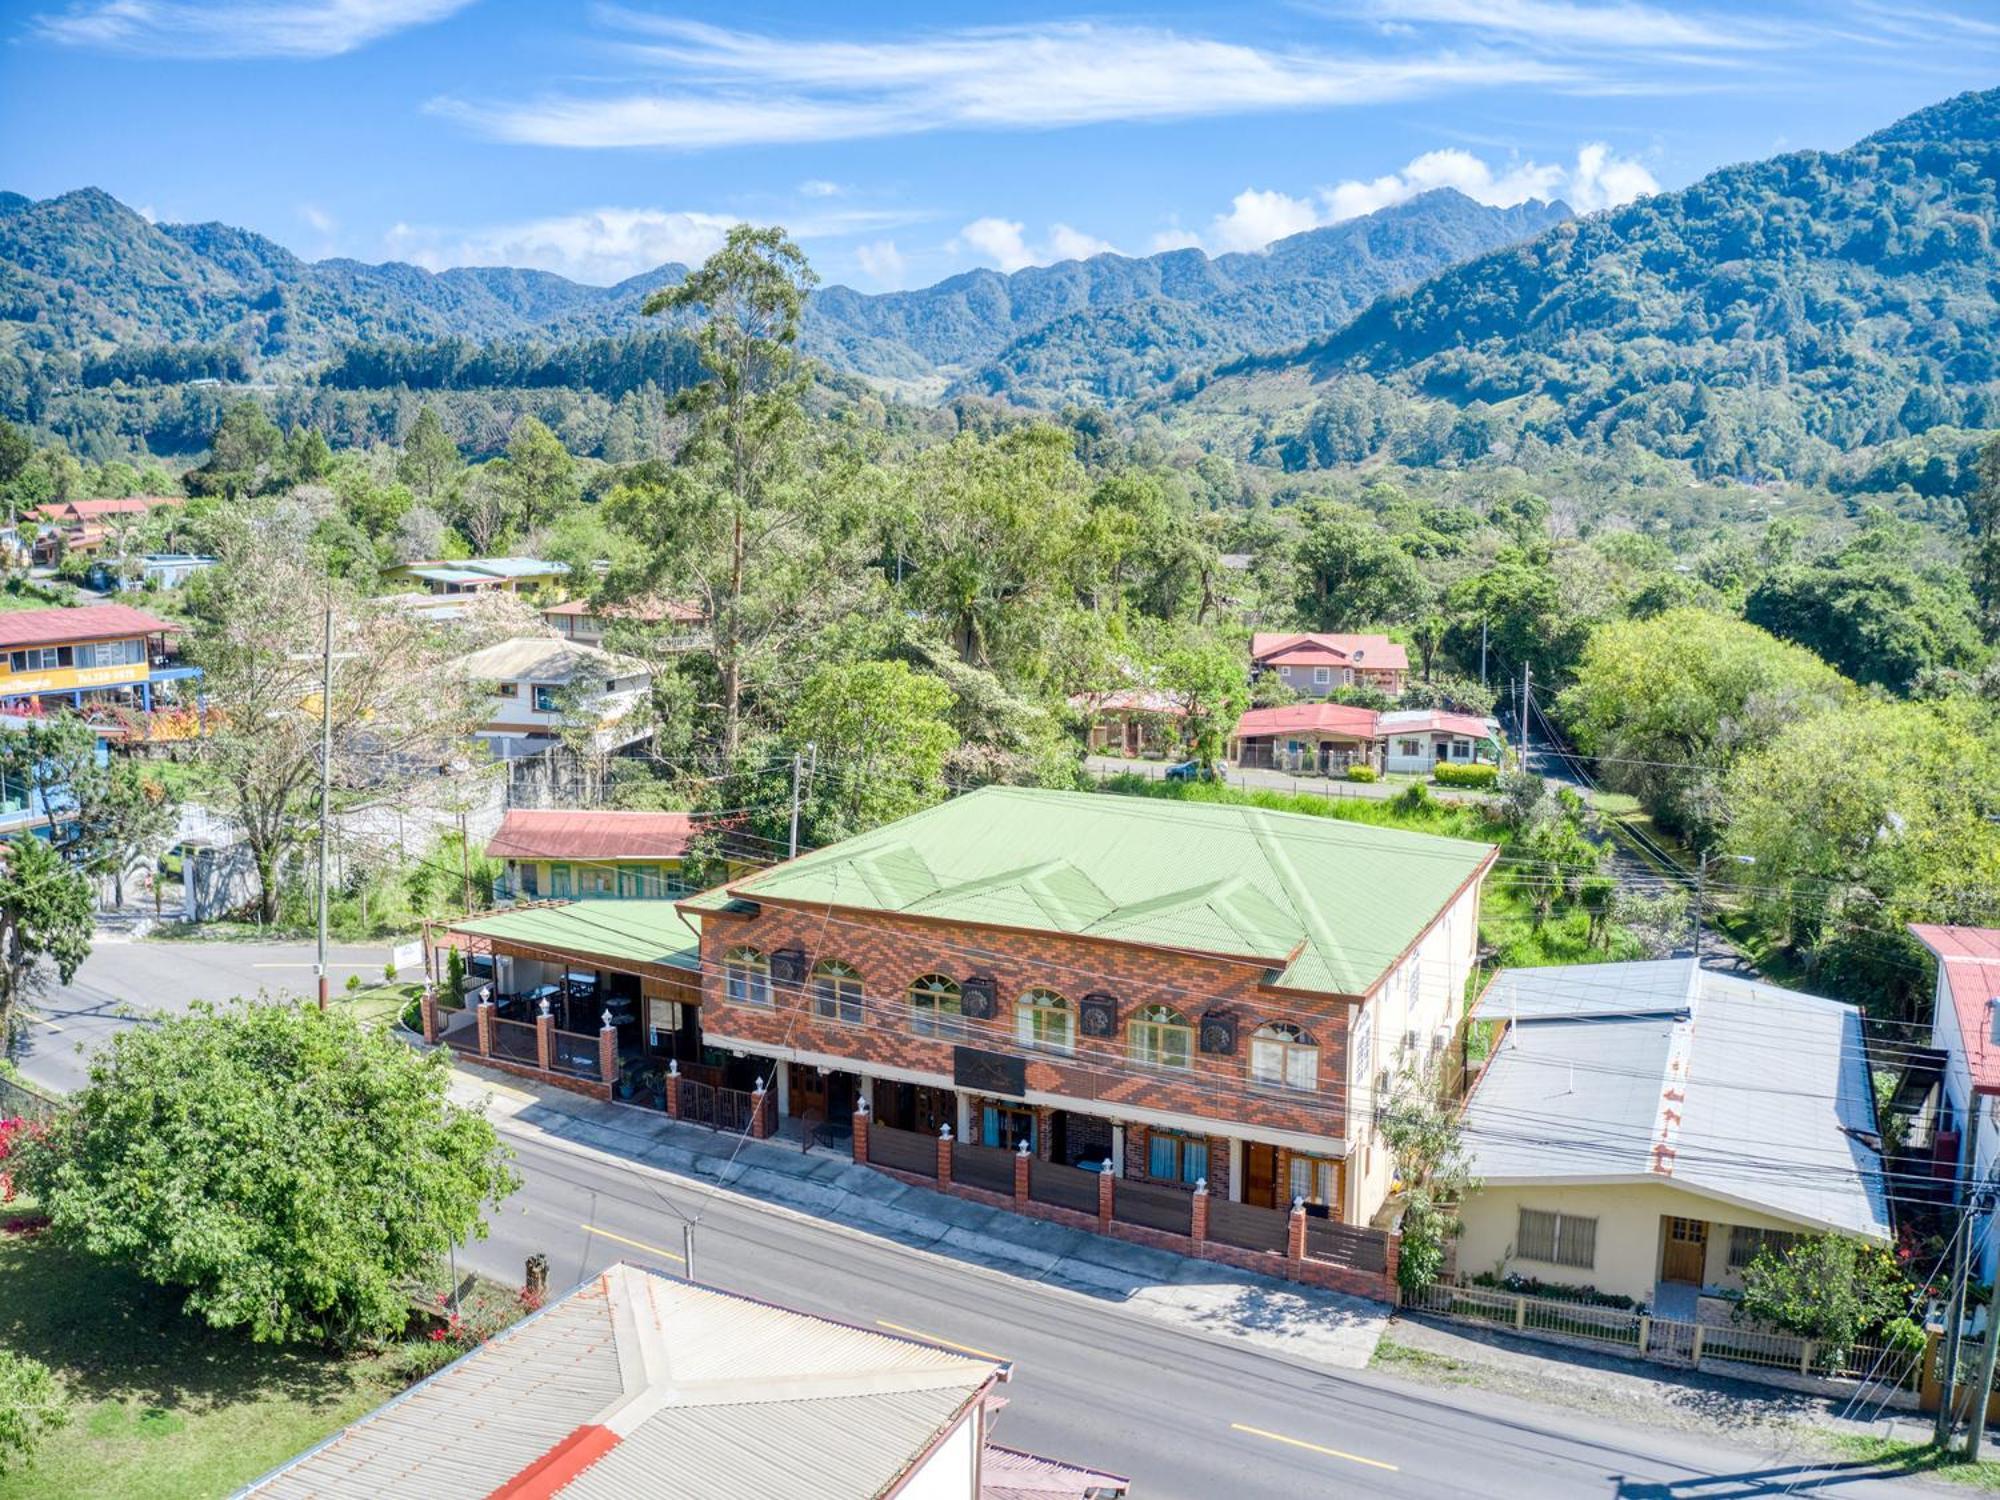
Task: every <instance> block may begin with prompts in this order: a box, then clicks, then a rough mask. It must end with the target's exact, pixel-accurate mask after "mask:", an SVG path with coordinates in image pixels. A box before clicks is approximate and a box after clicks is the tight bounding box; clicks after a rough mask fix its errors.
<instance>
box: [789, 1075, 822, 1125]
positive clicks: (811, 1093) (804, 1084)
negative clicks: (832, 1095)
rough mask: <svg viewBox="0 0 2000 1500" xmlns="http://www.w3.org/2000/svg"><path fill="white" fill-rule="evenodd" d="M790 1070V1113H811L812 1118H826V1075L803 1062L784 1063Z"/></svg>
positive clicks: (796, 1114) (795, 1114)
mask: <svg viewBox="0 0 2000 1500" xmlns="http://www.w3.org/2000/svg"><path fill="white" fill-rule="evenodd" d="M785 1066H786V1067H788V1068H790V1069H791V1070H792V1085H791V1089H790V1091H789V1092H790V1098H789V1100H788V1102H789V1103H790V1104H791V1106H792V1114H793V1115H794V1116H798V1115H811V1116H812V1117H813V1118H814V1119H818V1120H824V1119H825V1118H826V1077H825V1075H824V1074H822V1073H821V1072H820V1071H819V1069H817V1068H814V1067H808V1066H807V1065H806V1064H805V1063H786V1064H785Z"/></svg>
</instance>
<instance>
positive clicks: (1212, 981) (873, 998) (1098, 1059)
mask: <svg viewBox="0 0 2000 1500" xmlns="http://www.w3.org/2000/svg"><path fill="white" fill-rule="evenodd" d="M701 928H702V964H703V978H702V989H703V999H702V1026H703V1029H704V1030H705V1031H708V1032H711V1033H715V1034H719V1035H724V1036H730V1037H738V1038H741V1039H743V1040H745V1041H748V1042H751V1043H753V1044H764V1045H768V1046H771V1047H774V1048H775V1047H780V1046H785V1045H790V1046H793V1047H797V1048H799V1049H801V1050H803V1051H810V1052H821V1053H826V1054H828V1055H831V1056H836V1057H845V1058H849V1059H852V1060H853V1061H854V1062H855V1063H857V1064H859V1065H860V1066H861V1067H862V1068H863V1069H864V1070H865V1069H866V1067H867V1065H868V1064H870V1063H875V1064H879V1065H882V1066H885V1067H895V1068H905V1069H911V1070H916V1071H922V1072H926V1073H932V1074H938V1075H942V1076H945V1077H950V1076H951V1074H952V1047H953V1043H954V1042H955V1041H959V1040H963V1041H964V1042H965V1043H966V1044H968V1045H974V1046H977V1045H981V1044H984V1045H985V1046H987V1047H988V1048H990V1049H992V1050H995V1051H1002V1052H1008V1053H1017V1054H1018V1053H1020V1052H1022V1051H1024V1050H1025V1049H1024V1045H1023V1044H1022V1043H1021V1042H1019V1041H1018V1040H1017V1039H1016V1031H1015V1027H1016V1020H1015V1003H1016V1001H1017V999H1018V997H1019V996H1020V995H1021V994H1022V993H1023V992H1024V991H1026V990H1028V989H1033V988H1047V989H1053V990H1055V991H1057V992H1058V993H1060V994H1063V995H1065V996H1067V997H1068V998H1069V1000H1070V1003H1071V1005H1072V1007H1074V1006H1075V1005H1076V1004H1077V1002H1078V1000H1079V999H1080V997H1081V996H1082V995H1083V994H1084V993H1086V992H1089V991H1094V990H1102V991H1106V992H1108V993H1111V994H1113V995H1116V996H1117V997H1118V1000H1119V1014H1120V1016H1121V1027H1120V1032H1119V1035H1118V1036H1117V1037H1114V1038H1112V1039H1111V1040H1110V1041H1108V1042H1096V1041H1090V1040H1086V1039H1083V1038H1082V1037H1078V1038H1077V1040H1076V1044H1075V1050H1074V1052H1073V1053H1071V1054H1068V1055H1062V1054H1056V1053H1037V1054H1034V1055H1032V1056H1031V1057H1030V1059H1029V1061H1028V1064H1027V1070H1026V1073H1027V1087H1028V1088H1029V1089H1030V1090H1032V1091H1034V1092H1038V1093H1044V1094H1057V1095H1062V1096H1065V1097H1068V1098H1072V1099H1075V1100H1077V1101H1078V1103H1079V1105H1083V1104H1090V1105H1095V1106H1096V1107H1097V1112H1099V1113H1102V1114H1106V1115H1111V1116H1116V1115H1117V1113H1118V1109H1117V1106H1118V1105H1120V1104H1132V1105H1143V1106H1146V1107H1150V1108H1153V1109H1159V1110H1167V1111H1173V1112H1175V1113H1180V1114H1189V1115H1207V1116H1209V1117H1211V1118H1215V1119H1218V1120H1228V1121H1231V1122H1234V1123H1236V1124H1239V1125H1249V1126H1256V1125H1263V1126H1268V1127H1270V1128H1272V1129H1277V1130H1289V1131H1296V1132H1300V1133H1303V1134H1309V1135H1318V1136H1326V1137H1329V1138H1331V1139H1332V1140H1334V1141H1339V1140H1342V1139H1344V1137H1345V1134H1346V1129H1347V1114H1346V1089H1345V1085H1344V1080H1345V1078H1346V1070H1347V1023H1348V1013H1349V1010H1350V1009H1351V1007H1352V1005H1353V1003H1354V1002H1353V1001H1352V1000H1350V999H1348V998H1344V997H1341V996H1334V995H1304V994H1291V993H1279V992H1276V991H1273V990H1271V989H1269V988H1267V987H1266V985H1265V983H1264V980H1265V976H1266V970H1265V969H1264V968H1262V967H1261V966H1259V965H1257V964H1253V963H1240V962H1236V961H1232V960H1228V959H1218V958H1207V957H1200V956H1196V955H1191V954H1181V953H1173V952H1169V951H1166V950H1162V949H1156V948H1144V947H1139V946H1136V945H1131V944H1121V943H1111V942H1099V941H1093V940H1091V939H1088V938H1076V937H1070V936H1067V935H1065V934H1061V933H1048V932H1025V931H1023V932H1014V931H1005V930H1000V929H993V928H980V927H972V926H966V925H962V924H947V923H937V922H925V921H920V920H916V919H913V918H909V917H898V916H893V915H886V914H879V913H869V914H862V913H842V914H841V915H840V917H839V919H838V921H837V922H829V921H827V920H826V917H825V914H824V913H823V912H814V911H801V910H794V909H791V908H789V907H783V906H778V905H774V904H770V903H765V904H762V905H760V906H759V907H758V909H757V911H756V913H755V915H746V914H743V913H738V912H707V913H704V914H703V916H702V923H701ZM741 946H749V947H754V948H757V949H759V950H761V951H762V952H764V953H766V954H769V953H774V952H778V951H781V950H787V949H796V950H800V951H802V952H803V953H804V954H805V955H806V961H807V965H808V967H810V965H811V964H814V963H818V962H820V961H821V960H823V959H839V960H840V961H842V962H844V963H847V964H851V965H853V966H854V967H855V968H856V969H858V970H859V971H860V973H861V976H862V982H863V985H864V994H865V1003H864V1008H863V1019H862V1021H861V1023H859V1024H850V1023H843V1022H840V1021H836V1020H833V1019H831V1018H828V1017H823V1016H817V1015H814V1014H812V1012H811V1006H810V999H809V997H808V996H807V995H806V994H805V993H804V992H803V990H802V989H797V988H791V987H788V986H784V985H773V987H772V988H773V995H774V998H775V1000H776V1004H774V1005H772V1006H768V1007H766V1006H746V1005H733V1004H731V1003H730V1002H729V999H728V997H727V994H726V992H725V986H724V983H723V959H724V955H725V954H727V953H728V951H729V950H730V949H732V948H736V947H741ZM932 973H944V974H949V975H952V976H954V977H956V978H958V979H960V980H961V981H962V980H964V979H966V978H969V977H971V976H972V975H974V974H990V975H992V976H993V978H994V979H995V981H996V982H997V988H998V992H999V1006H998V1011H997V1014H996V1015H995V1017H994V1019H993V1020H992V1021H990V1022H980V1021H970V1020H968V1021H967V1022H965V1035H964V1036H963V1037H962V1038H952V1037H926V1036H918V1035H916V1034H914V1033H913V1032H912V1031H911V1029H910V1024H909V1021H910V1010H909V1001H908V989H909V985H910V983H911V982H912V981H913V980H915V979H916V978H917V977H918V976H920V975H924V974H932ZM1150 1005H1168V1006H1172V1007H1174V1008H1175V1009H1177V1010H1179V1011H1180V1012H1181V1013H1182V1014H1183V1015H1184V1016H1186V1017H1187V1019H1188V1021H1189V1024H1190V1025H1193V1024H1195V1023H1197V1022H1198V1020H1199V1018H1200V1016H1201V1014H1202V1012H1203V1011H1205V1010H1208V1009H1211V1008H1215V1007H1217V1006H1229V1007H1232V1008H1234V1009H1235V1010H1236V1011H1237V1012H1238V1014H1239V1015H1240V1017H1241V1019H1242V1030H1243V1034H1244V1036H1245V1038H1246V1039H1247V1037H1248V1036H1249V1034H1250V1033H1251V1032H1254V1031H1255V1030H1256V1029H1257V1027H1259V1026H1261V1025H1263V1024H1265V1023H1266V1022H1270V1021H1290V1022H1293V1023H1295V1024H1298V1025H1301V1026H1304V1027H1305V1028H1306V1029H1307V1030H1309V1031H1310V1032H1311V1033H1312V1034H1313V1035H1314V1037H1315V1038H1316V1039H1317V1041H1318V1043H1319V1052H1320V1056H1319V1062H1320V1076H1319V1088H1318V1090H1317V1091H1316V1092H1315V1093H1312V1094H1304V1095H1302V1094H1297V1093H1286V1092H1282V1091H1279V1090H1275V1089H1263V1088H1255V1087H1252V1086H1251V1085H1250V1083H1249V1065H1250V1064H1249V1052H1250V1049H1249V1046H1248V1044H1247V1040H1246V1042H1245V1044H1244V1045H1241V1046H1239V1047H1238V1048H1237V1051H1236V1055H1235V1056H1232V1057H1214V1056H1207V1055H1199V1054H1198V1055H1196V1057H1195V1058H1194V1060H1193V1066H1192V1067H1190V1068H1188V1069H1186V1070H1168V1069H1161V1068H1153V1067H1144V1066H1140V1065H1138V1064H1135V1063H1133V1062H1131V1061H1130V1060H1129V1059H1128V1057H1127V1056H1126V1051H1125V1047H1126V1038H1125V1030H1124V1026H1125V1020H1124V1018H1129V1017H1130V1016H1132V1015H1134V1014H1136V1013H1137V1012H1138V1011H1139V1010H1141V1009H1143V1008H1144V1007H1146V1006H1150Z"/></svg>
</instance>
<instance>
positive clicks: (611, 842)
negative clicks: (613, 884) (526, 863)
mask: <svg viewBox="0 0 2000 1500" xmlns="http://www.w3.org/2000/svg"><path fill="white" fill-rule="evenodd" d="M696 826H697V825H696V822H695V816H694V814H693V813H686V812H564V811H541V810H536V809H529V808H515V809H514V810H513V811H511V812H509V813H508V814H507V815H506V816H505V817H504V818H502V819H501V820H500V827H499V829H498V831H497V832H495V833H494V835H493V838H492V841H491V842H489V843H488V844H487V846H486V853H487V855H488V856H489V857H490V858H493V859H678V858H680V856H681V855H683V854H685V853H687V847H688V842H689V840H691V839H692V838H693V837H694V835H695V829H696Z"/></svg>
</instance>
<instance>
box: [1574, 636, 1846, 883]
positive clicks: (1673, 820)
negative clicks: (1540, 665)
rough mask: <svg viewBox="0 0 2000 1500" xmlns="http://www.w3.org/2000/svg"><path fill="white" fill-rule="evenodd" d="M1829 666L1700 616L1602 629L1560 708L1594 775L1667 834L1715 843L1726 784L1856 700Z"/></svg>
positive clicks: (1593, 638)
mask: <svg viewBox="0 0 2000 1500" xmlns="http://www.w3.org/2000/svg"><path fill="white" fill-rule="evenodd" d="M1851 691H1852V689H1851V687H1850V685H1849V684H1848V683H1847V682H1846V681H1845V679H1843V678H1842V677H1841V676H1840V674H1839V673H1837V672H1835V671H1834V670H1833V669H1832V668H1831V667H1829V666H1827V665H1826V663H1825V662H1823V661H1821V660H1820V659H1819V658H1818V657H1817V656H1815V655H1813V654H1812V653H1811V652H1810V651H1807V650H1805V649H1803V648H1802V647H1799V646H1794V645H1790V644H1788V643H1786V642H1784V641H1780V640H1778V639H1776V638H1775V637H1773V636H1770V635H1768V634H1766V633H1765V632H1764V631H1762V630H1759V629H1758V628H1757V627H1756V626H1754V625H1748V624H1745V623H1744V622H1743V621H1741V620H1736V619H1731V618H1730V617H1729V616H1727V615H1719V614H1714V613H1711V612H1710V611H1707V610H1701V609H1674V610H1668V611H1667V612H1666V613H1665V614H1661V615H1654V616H1652V617H1651V618H1648V619H1643V620H1627V621H1620V622H1617V623H1613V624H1608V625H1602V626H1599V627H1598V629H1597V630H1596V631H1594V632H1593V633H1592V634H1591V637H1590V644H1589V645H1588V646H1587V647H1586V648H1585V649H1584V652H1583V657H1582V659H1581V660H1580V661H1579V662H1578V663H1577V667H1576V679H1575V681H1574V682H1573V683H1572V684H1571V685H1570V687H1568V688H1567V689H1566V690H1564V692H1563V694H1562V696H1561V698H1560V699H1559V700H1558V707H1559V712H1560V714H1561V716H1562V717H1563V719H1564V721H1565V722H1566V723H1567V724H1568V726H1569V730H1570V733H1571V734H1572V736H1574V738H1575V741H1576V744H1577V748H1579V749H1580V750H1583V751H1584V752H1586V753H1587V754H1590V755H1595V756H1598V757H1600V760H1599V763H1598V766H1597V776H1598V778H1599V780H1601V781H1603V782H1604V783H1605V784H1606V785H1607V786H1610V787H1612V788H1614V789H1616V790H1619V791H1625V792H1631V793H1633V794H1634V795H1636V796H1638V797H1639V798H1640V799H1641V800H1642V801H1644V802H1645V804H1646V806H1647V807H1648V809H1649V810H1651V811H1652V813H1653V814H1654V815H1655V816H1656V817H1658V818H1659V819H1660V820H1661V821H1662V822H1663V823H1666V824H1667V825H1668V826H1669V827H1672V828H1675V829H1678V830H1681V831H1683V832H1686V833H1689V834H1691V835H1693V836H1694V837H1695V838H1696V839H1697V840H1699V841H1700V842H1702V843H1703V844H1707V843H1709V842H1711V841H1713V839H1714V837H1715V835H1716V832H1717V830H1718V829H1719V828H1720V827H1721V826H1722V824H1723V823H1724V821H1725V820H1726V817H1727V811H1726V809H1725V807H1724V806H1723V802H1722V798H1721V784H1722V778H1723V777H1724V776H1725V775H1726V774H1727V772H1728V770H1729V767H1730V766H1731V765H1733V764H1734V763H1735V762H1736V760H1737V759H1738V758H1739V757H1740V756H1742V755H1743V754H1745V753H1746V752H1748V751H1750V750H1753V749H1755V748H1757V747H1759V746H1761V745H1764V744H1767V743H1768V742H1769V740H1770V738H1771V736H1772V735H1773V734H1774V733H1776V732H1777V731H1778V730H1779V729H1781V728H1783V727H1784V726H1785V725H1787V724H1790V723H1793V722H1795V721H1797V720H1799V719H1801V718H1804V717H1807V716H1809V715H1812V714H1815V713H1819V712H1822V711H1824V710H1825V709H1827V708H1828V707H1830V706H1831V705H1833V704H1835V703H1837V702H1839V701H1841V700H1842V699H1843V698H1845V697H1846V696H1848V695H1849V694H1850V693H1851Z"/></svg>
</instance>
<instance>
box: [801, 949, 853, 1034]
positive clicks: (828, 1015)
mask: <svg viewBox="0 0 2000 1500" xmlns="http://www.w3.org/2000/svg"><path fill="white" fill-rule="evenodd" d="M812 995H813V1014H814V1015H816V1016H820V1017H823V1018H824V1019H826V1020H829V1021H845V1022H847V1023H848V1025H850V1026H859V1025H860V1024H861V971H860V970H859V969H857V968H855V967H854V966H853V965H852V964H844V963H842V962H841V961H840V960H839V959H837V958H826V959H821V960H820V961H819V962H818V963H816V964H814V965H813V972H812Z"/></svg>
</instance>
